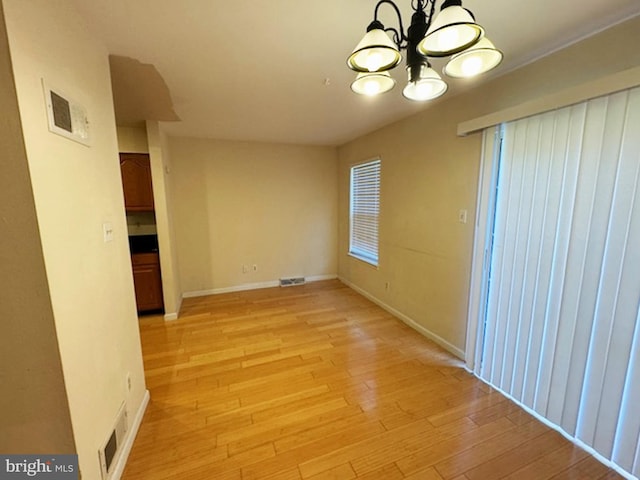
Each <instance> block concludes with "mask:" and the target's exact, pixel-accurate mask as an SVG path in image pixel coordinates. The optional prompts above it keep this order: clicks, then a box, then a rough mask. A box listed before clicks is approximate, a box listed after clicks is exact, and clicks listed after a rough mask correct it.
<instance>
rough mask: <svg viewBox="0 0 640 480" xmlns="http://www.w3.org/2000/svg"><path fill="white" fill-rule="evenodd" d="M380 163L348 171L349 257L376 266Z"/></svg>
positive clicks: (376, 161) (352, 168) (356, 167)
mask: <svg viewBox="0 0 640 480" xmlns="http://www.w3.org/2000/svg"><path fill="white" fill-rule="evenodd" d="M379 215H380V160H379V159H377V160H373V161H370V162H367V163H362V164H360V165H355V166H353V167H351V211H350V223H351V225H350V241H349V253H350V254H351V255H353V256H355V257H357V258H359V259H361V260H364V261H365V262H368V263H371V264H372V265H378V217H379Z"/></svg>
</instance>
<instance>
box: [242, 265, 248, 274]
mask: <svg viewBox="0 0 640 480" xmlns="http://www.w3.org/2000/svg"><path fill="white" fill-rule="evenodd" d="M248 272H249V265H242V273H248Z"/></svg>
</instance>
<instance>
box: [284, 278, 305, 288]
mask: <svg viewBox="0 0 640 480" xmlns="http://www.w3.org/2000/svg"><path fill="white" fill-rule="evenodd" d="M305 283H306V281H305V279H304V277H291V278H281V279H280V286H281V287H293V286H294V285H304V284H305Z"/></svg>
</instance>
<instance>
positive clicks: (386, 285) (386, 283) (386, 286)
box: [384, 282, 391, 292]
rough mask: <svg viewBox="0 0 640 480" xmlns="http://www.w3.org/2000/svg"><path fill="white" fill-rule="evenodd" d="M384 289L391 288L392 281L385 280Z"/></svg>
mask: <svg viewBox="0 0 640 480" xmlns="http://www.w3.org/2000/svg"><path fill="white" fill-rule="evenodd" d="M384 289H385V290H386V291H387V292H388V291H389V290H390V289H391V283H390V282H385V283H384Z"/></svg>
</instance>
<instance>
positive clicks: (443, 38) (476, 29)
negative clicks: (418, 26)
mask: <svg viewBox="0 0 640 480" xmlns="http://www.w3.org/2000/svg"><path fill="white" fill-rule="evenodd" d="M445 5H446V4H445ZM483 35H484V29H483V28H482V27H481V26H480V25H478V24H477V23H476V21H475V20H474V19H473V16H472V15H471V13H470V12H469V11H468V10H466V9H465V8H462V6H459V5H450V6H447V7H446V8H443V9H442V10H441V11H440V13H439V14H438V16H437V17H436V18H435V20H434V21H433V23H432V24H431V26H430V27H429V30H427V33H426V35H425V37H424V38H423V39H422V41H421V42H420V43H419V44H418V51H419V52H420V53H422V54H423V55H428V56H430V57H446V56H449V55H452V54H454V53H459V52H461V51H463V50H466V49H467V48H469V47H470V46H472V45H473V44H475V43H476V42H477V41H478V40H479V39H480V38H482V36H483Z"/></svg>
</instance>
